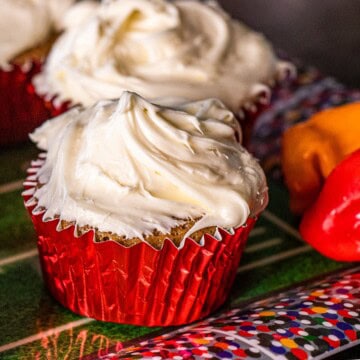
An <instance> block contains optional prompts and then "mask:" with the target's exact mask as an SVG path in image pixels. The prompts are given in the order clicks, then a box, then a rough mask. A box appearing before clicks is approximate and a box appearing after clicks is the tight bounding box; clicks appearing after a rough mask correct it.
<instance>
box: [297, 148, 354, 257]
mask: <svg viewBox="0 0 360 360" xmlns="http://www.w3.org/2000/svg"><path fill="white" fill-rule="evenodd" d="M300 233H301V235H302V236H303V238H304V239H305V240H306V241H307V242H308V243H309V244H310V245H312V246H313V247H314V248H315V249H316V250H318V251H319V252H320V253H322V254H323V255H325V256H328V257H329V258H332V259H334V260H338V261H360V149H358V150H356V151H355V152H353V153H351V154H350V155H349V156H348V157H346V158H345V159H344V160H343V161H341V162H340V163H339V164H338V165H337V166H336V167H335V169H334V170H333V171H332V172H331V173H330V175H329V176H328V177H327V179H326V181H325V184H324V186H323V188H322V190H321V192H320V195H319V197H318V198H317V200H316V202H315V203H314V204H313V205H312V206H311V207H310V208H309V209H308V210H307V211H306V212H305V214H304V216H303V219H302V222H301V224H300Z"/></svg>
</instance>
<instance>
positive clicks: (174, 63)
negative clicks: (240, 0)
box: [35, 0, 290, 116]
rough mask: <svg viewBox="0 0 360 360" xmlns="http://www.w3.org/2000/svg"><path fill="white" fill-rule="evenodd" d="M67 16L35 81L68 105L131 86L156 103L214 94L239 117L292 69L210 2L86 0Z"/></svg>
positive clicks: (89, 101) (255, 35)
mask: <svg viewBox="0 0 360 360" xmlns="http://www.w3.org/2000/svg"><path fill="white" fill-rule="evenodd" d="M65 22H66V31H65V33H64V34H63V35H62V36H61V38H60V39H59V40H58V41H57V43H56V45H55V46H54V48H53V50H52V52H51V55H50V56H49V59H48V61H47V63H46V65H45V69H44V72H43V73H42V74H41V75H39V76H38V77H37V78H36V79H35V85H36V89H37V91H38V92H39V93H40V94H48V95H50V96H54V95H57V96H58V97H59V99H60V100H62V101H65V100H69V101H71V102H72V103H74V104H75V103H79V104H83V105H92V104H94V103H95V102H96V101H98V100H101V99H112V98H118V97H119V96H120V95H121V94H122V92H123V91H125V90H129V91H134V92H136V93H139V94H140V95H141V96H143V97H145V98H147V99H150V100H151V101H154V102H157V103H161V104H162V105H166V104H168V103H171V104H174V102H175V101H176V102H177V103H181V102H184V101H196V100H203V99H206V98H218V99H220V100H221V101H222V102H223V103H224V104H225V105H226V106H227V107H228V108H229V109H231V110H232V111H233V112H234V113H235V114H236V115H237V116H242V115H243V110H244V108H252V107H254V106H255V105H257V104H259V103H260V102H266V101H267V100H268V98H269V93H270V88H269V86H271V85H273V84H274V83H275V82H276V81H277V80H278V79H279V78H282V77H283V76H285V74H286V73H287V71H288V70H290V67H289V66H288V64H285V63H283V62H281V61H279V60H278V59H277V57H276V56H275V54H274V52H273V49H272V47H271V45H270V44H269V42H268V41H266V39H265V38H264V37H263V36H262V35H261V34H259V33H256V32H254V31H252V30H251V29H249V28H248V27H246V26H245V25H244V24H242V23H240V22H239V21H236V20H234V19H231V18H230V16H229V15H227V14H226V13H225V12H224V11H223V10H222V9H221V8H220V7H219V6H218V5H217V4H216V3H214V2H206V3H204V2H200V1H174V2H167V1H163V0H156V1H155V0H153V1H151V0H136V1H134V0H112V1H103V2H101V3H95V2H94V3H85V4H79V5H78V6H76V7H75V8H74V9H73V11H71V12H70V13H68V16H67V18H66V19H65ZM160 99H161V100H160Z"/></svg>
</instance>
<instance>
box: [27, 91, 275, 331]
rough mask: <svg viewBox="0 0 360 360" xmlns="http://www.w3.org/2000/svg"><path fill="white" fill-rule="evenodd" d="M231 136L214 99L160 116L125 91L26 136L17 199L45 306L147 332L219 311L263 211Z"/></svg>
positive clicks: (253, 165)
mask: <svg viewBox="0 0 360 360" xmlns="http://www.w3.org/2000/svg"><path fill="white" fill-rule="evenodd" d="M239 131H240V130H239V128H238V125H237V121H236V119H235V117H234V116H233V114H232V113H231V112H230V111H228V110H227V109H226V108H225V107H224V105H223V104H222V103H221V102H220V101H219V100H205V101H198V102H191V103H186V104H183V105H180V106H173V107H161V106H159V105H154V104H152V103H150V102H148V101H146V100H145V99H143V98H142V97H140V96H138V95H136V94H134V93H131V92H124V93H123V95H122V96H121V97H120V99H119V100H103V101H100V102H98V103H97V104H95V105H93V106H91V107H88V108H86V109H82V108H74V109H72V110H70V111H68V112H67V113H65V114H63V115H61V116H59V117H57V118H55V119H52V120H51V121H48V122H46V123H45V124H43V125H42V126H41V127H40V128H39V129H37V130H36V131H35V132H34V133H33V134H32V135H31V138H32V139H33V141H35V142H36V143H37V145H38V147H39V148H40V149H42V150H45V151H46V154H45V155H44V156H43V157H42V158H40V159H39V160H38V161H36V162H33V164H32V165H33V166H32V169H30V171H29V174H30V175H29V178H28V179H27V181H26V182H25V187H26V191H25V192H24V193H23V196H24V199H25V201H26V203H25V204H26V207H27V208H28V210H29V213H30V215H31V217H32V220H33V222H34V225H35V228H36V231H37V233H38V247H39V253H40V259H41V263H42V269H43V273H44V278H45V281H46V283H47V285H48V287H49V289H50V291H51V292H52V294H53V295H54V296H55V298H57V299H58V300H59V301H60V302H61V303H62V304H63V305H64V306H66V307H68V308H70V309H71V310H73V311H74V312H76V313H79V314H82V315H85V316H90V317H93V318H96V319H99V320H106V321H113V322H121V323H131V324H138V325H149V326H155V325H163V326H165V325H177V324H184V323H189V322H192V321H195V320H197V319H199V318H201V317H204V316H206V315H208V314H209V313H210V312H212V311H214V310H215V309H216V308H218V307H219V306H220V305H221V304H222V303H223V302H224V301H225V299H226V297H227V295H228V293H229V290H230V287H231V284H232V282H233V280H234V278H235V275H236V269H237V266H238V263H239V260H240V257H241V253H242V250H243V247H244V245H245V242H246V239H247V236H248V233H249V231H250V230H251V228H252V226H253V225H254V222H255V221H256V218H257V216H258V214H259V213H260V212H261V211H262V210H263V209H264V207H265V206H266V204H267V200H268V198H267V185H266V179H265V175H264V173H263V171H262V169H261V168H260V166H259V164H258V162H257V161H256V160H255V159H254V158H253V157H252V156H251V155H250V154H249V153H248V152H247V151H246V150H245V149H244V148H243V147H242V146H241V145H240V144H239V143H238V141H237V138H238V137H239V134H238V133H239Z"/></svg>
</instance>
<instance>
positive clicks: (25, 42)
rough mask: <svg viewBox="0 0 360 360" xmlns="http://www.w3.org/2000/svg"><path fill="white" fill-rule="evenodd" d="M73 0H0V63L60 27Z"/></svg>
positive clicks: (9, 59)
mask: <svg viewBox="0 0 360 360" xmlns="http://www.w3.org/2000/svg"><path fill="white" fill-rule="evenodd" d="M73 2H74V0H0V9H1V11H0V65H1V66H5V65H6V64H7V63H9V62H11V60H12V59H13V58H14V57H16V56H17V55H19V54H20V53H21V52H23V51H25V50H29V49H31V48H32V47H35V46H37V45H39V44H41V43H42V42H44V41H45V40H46V39H47V37H48V36H49V35H50V34H51V32H53V31H59V30H60V29H61V28H62V18H63V16H64V13H65V12H66V10H67V9H68V8H69V6H70V5H71V4H72V3H73Z"/></svg>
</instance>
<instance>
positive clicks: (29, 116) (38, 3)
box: [0, 0, 74, 146]
mask: <svg viewBox="0 0 360 360" xmlns="http://www.w3.org/2000/svg"><path fill="white" fill-rule="evenodd" d="M73 2H74V0H0V9H1V11H0V92H1V97H0V107H1V109H2V116H1V120H0V134H1V137H0V146H3V145H9V144H14V143H16V142H18V141H24V140H26V139H27V134H28V133H29V131H32V130H33V129H34V128H35V127H36V126H38V125H39V124H40V123H41V122H42V121H44V120H45V119H47V118H48V117H50V116H51V115H53V114H56V112H53V111H52V107H51V106H50V105H51V104H50V103H49V104H44V102H43V100H42V99H41V98H40V97H39V96H37V95H36V94H35V92H34V88H33V86H32V84H31V79H32V77H33V76H34V74H36V73H38V72H39V71H40V68H41V63H42V62H43V60H44V58H45V57H46V55H47V53H48V52H49V51H50V48H51V46H52V44H53V42H54V41H55V39H56V37H57V35H58V34H59V32H60V31H61V29H62V18H63V16H64V13H65V12H66V10H67V9H68V8H69V7H70V6H71V4H72V3H73ZM46 105H47V106H46Z"/></svg>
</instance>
